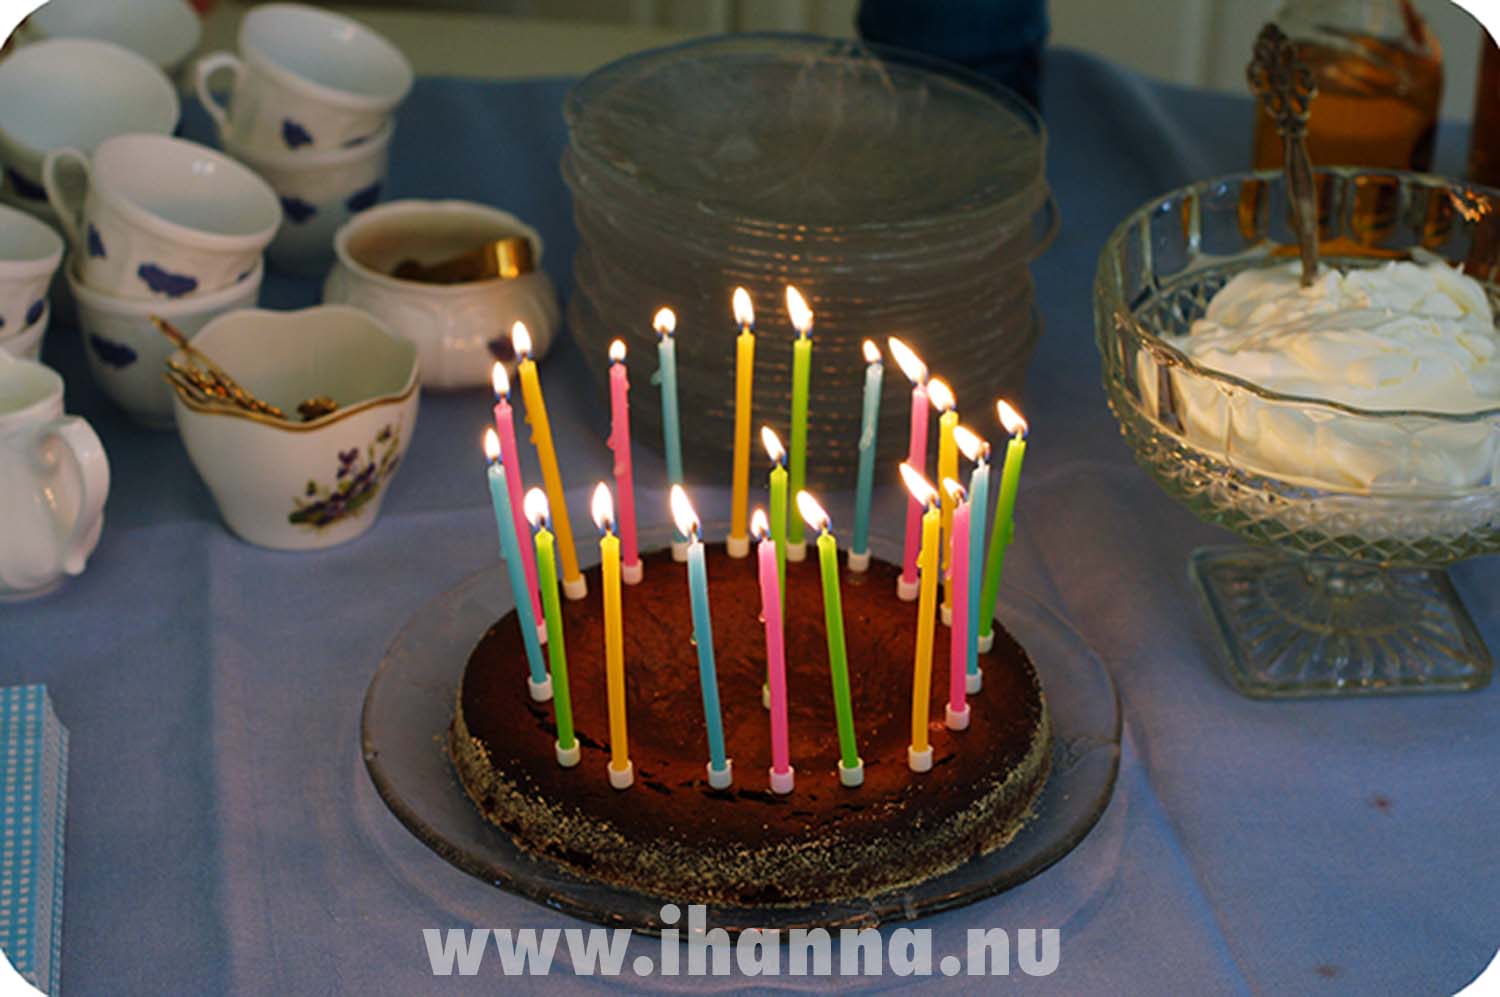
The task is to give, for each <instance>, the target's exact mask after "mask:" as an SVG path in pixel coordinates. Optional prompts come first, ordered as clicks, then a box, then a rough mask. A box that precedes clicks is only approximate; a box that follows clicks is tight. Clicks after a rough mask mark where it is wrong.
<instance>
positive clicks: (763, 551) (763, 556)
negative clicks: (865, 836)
mask: <svg viewBox="0 0 1500 997" xmlns="http://www.w3.org/2000/svg"><path fill="white" fill-rule="evenodd" d="M750 532H751V533H753V534H754V535H755V536H756V538H757V539H759V541H760V543H759V544H758V545H757V546H756V555H757V557H758V558H759V566H760V611H761V617H762V618H763V619H764V620H765V621H766V675H767V682H768V684H769V685H770V687H771V789H772V790H773V791H774V792H777V793H790V792H791V791H792V779H793V775H792V762H791V757H790V755H791V751H790V749H789V748H788V746H787V724H786V647H785V642H784V640H783V637H782V632H781V584H780V580H779V577H778V574H777V570H776V541H775V540H773V539H771V527H770V523H769V522H768V521H767V520H766V513H765V510H763V509H756V510H755V513H754V515H752V516H751V517H750Z"/></svg>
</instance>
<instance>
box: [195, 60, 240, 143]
mask: <svg viewBox="0 0 1500 997" xmlns="http://www.w3.org/2000/svg"><path fill="white" fill-rule="evenodd" d="M221 69H227V70H229V75H230V77H231V79H230V82H229V92H230V94H233V93H234V92H235V91H236V90H238V89H239V87H240V79H241V78H242V77H243V76H244V75H245V64H244V62H242V61H241V60H240V57H239V56H237V55H235V54H234V53H233V52H210V53H209V54H208V55H205V56H204V57H203V58H201V59H199V60H198V64H197V65H196V66H195V67H194V68H193V88H194V89H195V90H197V91H198V100H199V101H201V102H202V103H203V109H204V110H205V111H207V112H208V115H209V117H211V118H213V119H214V124H216V125H218V126H219V140H220V141H223V138H224V133H225V132H226V131H228V130H229V108H228V107H226V106H225V105H223V104H221V103H219V101H218V100H217V99H216V98H215V97H214V92H213V88H212V87H211V86H210V84H211V83H212V82H213V78H214V74H215V73H217V72H219V70H221Z"/></svg>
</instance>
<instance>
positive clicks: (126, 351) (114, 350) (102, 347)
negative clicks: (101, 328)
mask: <svg viewBox="0 0 1500 997" xmlns="http://www.w3.org/2000/svg"><path fill="white" fill-rule="evenodd" d="M89 346H90V347H92V348H93V350H94V355H95V356H97V357H98V358H99V359H100V360H101V361H103V362H104V363H105V364H106V365H108V366H110V367H113V368H115V369H116V370H123V369H124V368H126V367H129V366H130V365H131V364H133V363H135V361H136V353H135V350H132V349H131V348H130V347H128V346H126V345H125V344H124V343H117V342H115V341H114V340H113V339H105V338H104V337H103V336H101V335H99V334H98V333H90V335H89Z"/></svg>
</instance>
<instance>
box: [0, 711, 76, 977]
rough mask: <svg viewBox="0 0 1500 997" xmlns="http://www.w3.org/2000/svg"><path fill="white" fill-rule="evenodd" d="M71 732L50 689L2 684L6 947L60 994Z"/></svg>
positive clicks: (0, 797)
mask: <svg viewBox="0 0 1500 997" xmlns="http://www.w3.org/2000/svg"><path fill="white" fill-rule="evenodd" d="M67 800H68V731H67V729H66V728H65V727H63V725H62V724H61V723H59V722H58V719H57V714H56V713H54V712H53V711H52V701H51V700H50V699H48V698H47V688H46V686H41V685H22V686H10V687H7V688H0V949H3V950H4V952H5V954H6V956H7V957H8V958H9V959H10V962H11V965H13V966H15V968H16V970H17V971H18V972H20V974H21V975H22V976H24V977H26V979H28V980H29V981H31V983H32V985H33V986H35V987H37V988H38V989H40V990H42V991H44V992H46V993H48V994H54V995H55V994H56V993H57V992H58V971H59V970H60V969H61V956H62V952H61V946H62V910H63V827H64V824H65V821H66V816H67Z"/></svg>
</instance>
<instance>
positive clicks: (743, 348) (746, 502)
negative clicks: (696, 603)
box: [725, 287, 755, 557]
mask: <svg viewBox="0 0 1500 997" xmlns="http://www.w3.org/2000/svg"><path fill="white" fill-rule="evenodd" d="M734 320H735V322H736V323H737V324H738V325H739V327H740V334H739V336H738V337H736V339H735V342H734V345H735V373H734V478H733V491H732V492H731V496H732V497H731V500H730V505H729V542H728V543H727V544H726V545H725V546H726V547H727V549H728V551H729V556H730V557H745V556H746V555H748V554H749V553H750V533H749V528H750V519H749V507H750V398H751V394H750V391H751V385H752V383H753V382H754V379H755V308H754V306H753V305H752V304H751V303H750V293H749V292H748V291H746V290H745V289H744V288H743V287H737V288H735V289H734Z"/></svg>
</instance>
